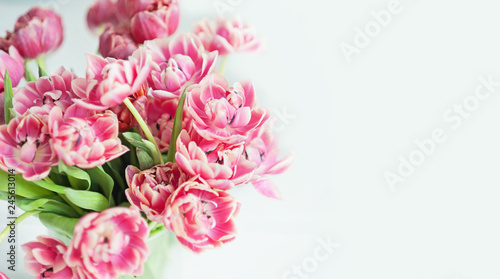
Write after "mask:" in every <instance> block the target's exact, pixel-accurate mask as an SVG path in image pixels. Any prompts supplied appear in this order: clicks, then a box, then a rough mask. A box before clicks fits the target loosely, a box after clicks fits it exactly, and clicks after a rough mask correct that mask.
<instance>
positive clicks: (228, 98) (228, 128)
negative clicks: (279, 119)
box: [186, 74, 269, 144]
mask: <svg viewBox="0 0 500 279" xmlns="http://www.w3.org/2000/svg"><path fill="white" fill-rule="evenodd" d="M186 106H187V111H188V112H189V114H190V115H191V117H192V118H193V127H194V129H195V130H196V131H197V132H198V133H199V134H200V135H201V136H202V137H204V138H206V139H207V140H219V141H222V142H224V143H227V144H239V143H241V142H243V141H244V140H245V139H246V137H247V136H248V133H249V132H251V131H252V130H254V129H257V128H258V127H260V126H261V125H262V124H264V123H265V121H267V119H268V118H269V112H268V111H267V110H266V109H264V108H259V107H258V106H257V101H256V97H255V92H254V87H253V84H252V83H251V82H249V81H243V82H241V83H238V82H237V83H235V84H234V85H233V86H232V87H228V83H227V81H226V79H225V78H224V77H223V76H221V75H219V74H211V75H208V76H206V77H205V78H204V79H203V80H202V81H201V82H200V84H196V85H193V86H190V87H189V88H188V95H187V97H186Z"/></svg>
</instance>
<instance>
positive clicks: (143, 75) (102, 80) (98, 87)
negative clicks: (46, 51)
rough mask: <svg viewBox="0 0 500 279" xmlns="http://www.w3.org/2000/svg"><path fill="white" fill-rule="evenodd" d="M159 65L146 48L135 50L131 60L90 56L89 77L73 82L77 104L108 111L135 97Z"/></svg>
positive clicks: (88, 62) (88, 60) (88, 58)
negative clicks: (126, 99)
mask: <svg viewBox="0 0 500 279" xmlns="http://www.w3.org/2000/svg"><path fill="white" fill-rule="evenodd" d="M157 67H158V66H157V65H156V64H155V63H154V62H153V61H152V60H151V55H150V54H148V53H147V52H146V50H145V49H144V48H139V49H138V50H136V51H134V53H133V54H132V56H130V57H129V60H116V59H114V58H106V59H104V58H102V57H101V56H97V55H93V54H88V55H87V78H86V79H77V80H75V81H74V82H73V89H74V91H75V93H76V94H77V95H78V97H79V99H75V100H74V101H75V103H77V104H78V105H80V106H82V107H85V108H87V109H90V110H98V111H99V110H106V109H108V108H110V107H114V106H116V105H119V104H121V103H122V102H123V100H125V98H127V97H129V96H132V95H133V94H134V93H136V92H137V91H138V90H141V87H142V86H143V85H144V83H145V82H146V80H147V77H148V75H149V74H150V72H151V70H152V69H156V68H157Z"/></svg>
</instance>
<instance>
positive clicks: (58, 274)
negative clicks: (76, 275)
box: [21, 236, 73, 279]
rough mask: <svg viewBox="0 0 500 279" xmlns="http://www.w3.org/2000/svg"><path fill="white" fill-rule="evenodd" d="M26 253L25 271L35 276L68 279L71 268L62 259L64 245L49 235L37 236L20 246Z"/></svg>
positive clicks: (64, 251)
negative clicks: (34, 239)
mask: <svg viewBox="0 0 500 279" xmlns="http://www.w3.org/2000/svg"><path fill="white" fill-rule="evenodd" d="M21 248H22V249H23V251H24V252H25V253H26V256H25V258H24V264H25V269H26V271H27V272H28V273H29V274H31V275H33V276H35V277H36V278H47V279H70V278H73V270H72V269H71V268H70V267H68V265H67V264H66V262H65V261H64V258H63V255H64V253H66V250H67V248H66V245H65V244H64V243H63V242H62V241H60V240H59V239H56V238H53V237H50V236H39V237H37V241H31V242H28V243H26V244H23V245H22V246H21Z"/></svg>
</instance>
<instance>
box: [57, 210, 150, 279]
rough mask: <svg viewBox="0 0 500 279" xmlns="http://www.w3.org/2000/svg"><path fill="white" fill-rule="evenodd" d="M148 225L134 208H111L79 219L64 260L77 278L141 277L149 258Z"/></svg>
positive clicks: (110, 278)
mask: <svg viewBox="0 0 500 279" xmlns="http://www.w3.org/2000/svg"><path fill="white" fill-rule="evenodd" d="M148 236H149V229H148V224H147V222H146V220H145V219H144V218H142V216H141V214H140V213H139V211H138V210H136V209H129V208H125V207H112V208H109V209H106V210H104V211H103V212H100V213H98V212H92V213H88V214H87V215H85V216H83V217H82V218H81V219H80V220H79V221H78V223H77V224H76V226H75V229H74V237H73V239H72V240H71V241H70V243H69V244H68V251H67V252H66V253H65V254H64V260H65V261H66V262H67V263H68V265H69V266H71V267H72V268H73V269H74V272H75V274H76V275H77V276H79V277H78V278H86V279H115V278H118V277H120V276H122V275H141V274H142V271H143V267H144V263H145V261H146V258H147V256H148V255H149V249H148V246H147V244H146V240H147V238H148Z"/></svg>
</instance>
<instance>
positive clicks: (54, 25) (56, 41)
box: [10, 7, 63, 59]
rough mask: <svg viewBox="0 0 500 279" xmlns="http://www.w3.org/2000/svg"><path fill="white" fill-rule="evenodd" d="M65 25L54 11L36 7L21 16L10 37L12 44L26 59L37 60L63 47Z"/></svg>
mask: <svg viewBox="0 0 500 279" xmlns="http://www.w3.org/2000/svg"><path fill="white" fill-rule="evenodd" d="M62 41H63V25H62V22H61V17H60V16H59V15H58V14H56V13H55V12H54V11H52V10H49V9H46V8H41V7H35V8H32V9H31V10H30V11H28V12H27V13H26V14H25V15H23V16H21V17H20V18H19V19H18V20H17V22H16V24H15V28H14V32H13V33H12V36H11V37H10V42H11V43H12V45H14V46H15V47H16V48H17V50H19V53H20V54H21V55H22V56H23V57H25V58H31V59H33V58H37V57H38V56H40V55H42V54H46V53H49V52H52V51H54V50H56V49H57V48H59V46H61V44H62Z"/></svg>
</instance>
